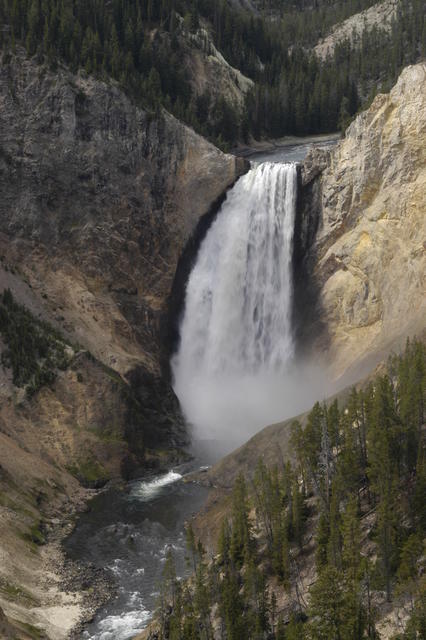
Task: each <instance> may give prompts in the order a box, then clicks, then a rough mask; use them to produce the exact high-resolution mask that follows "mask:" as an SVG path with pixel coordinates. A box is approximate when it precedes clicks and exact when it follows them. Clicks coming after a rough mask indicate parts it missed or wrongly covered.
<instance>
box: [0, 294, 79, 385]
mask: <svg viewBox="0 0 426 640" xmlns="http://www.w3.org/2000/svg"><path fill="white" fill-rule="evenodd" d="M0 335H1V337H2V340H3V342H4V344H5V345H6V348H5V349H4V350H3V351H2V354H1V363H2V365H3V367H4V368H6V369H12V380H13V384H14V385H16V386H17V387H25V388H26V393H27V396H28V397H32V396H33V395H34V394H35V393H37V391H38V390H39V389H40V388H41V387H43V386H44V385H50V384H52V383H53V382H54V381H55V378H56V370H57V369H62V370H64V369H66V368H67V366H68V364H69V359H68V356H67V354H66V350H65V349H66V344H65V342H64V340H63V338H62V336H61V335H60V334H59V332H58V331H56V330H55V329H54V328H53V327H51V326H50V325H48V324H47V323H46V322H43V321H41V320H38V319H37V318H35V317H34V316H33V315H32V313H31V312H30V311H28V309H26V308H25V307H23V306H22V305H20V304H18V303H17V302H15V300H14V298H13V295H12V293H11V291H10V289H6V290H5V291H4V292H3V294H0Z"/></svg>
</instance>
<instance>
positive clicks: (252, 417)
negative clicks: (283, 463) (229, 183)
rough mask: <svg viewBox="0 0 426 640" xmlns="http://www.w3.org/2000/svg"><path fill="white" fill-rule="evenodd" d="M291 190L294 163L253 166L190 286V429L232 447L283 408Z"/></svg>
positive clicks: (178, 383)
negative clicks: (225, 441)
mask: <svg viewBox="0 0 426 640" xmlns="http://www.w3.org/2000/svg"><path fill="white" fill-rule="evenodd" d="M296 197H297V167H296V164H294V163H292V164H275V163H271V162H265V163H263V164H259V165H255V166H253V167H252V169H251V170H250V171H249V173H247V174H246V175H245V176H243V177H242V178H240V180H239V181H238V182H237V184H236V185H235V187H234V188H233V189H232V190H231V191H230V193H229V194H228V197H227V199H226V201H225V203H224V205H223V206H222V209H221V210H220V212H219V214H218V216H217V218H216V220H215V221H214V223H213V224H212V226H211V228H210V229H209V231H208V233H207V235H206V237H205V239H204V241H203V242H202V244H201V246H200V249H199V253H198V257H197V262H196V264H195V266H194V268H193V270H192V272H191V275H190V277H189V281H188V284H187V290H186V300H185V311H184V316H183V320H182V323H181V332H180V333H181V341H180V345H179V349H178V352H177V354H176V356H175V357H174V358H173V360H172V369H173V373H174V386H175V391H176V393H177V395H178V397H179V399H180V402H181V405H182V408H183V411H184V413H185V415H186V418H187V419H188V421H189V422H190V423H191V424H192V425H193V426H194V428H195V430H196V433H195V436H196V437H197V436H198V437H201V438H208V439H214V440H224V439H226V440H227V441H228V443H229V444H228V448H229V447H231V446H235V444H238V443H239V442H240V441H242V439H244V438H245V437H247V436H248V435H250V434H251V433H253V431H255V430H256V429H258V428H260V427H261V426H264V425H265V424H268V422H271V421H277V420H279V419H282V418H283V417H285V414H286V413H287V411H286V409H287V408H288V406H287V405H288V401H287V397H286V393H285V391H286V389H285V388H284V386H286V388H287V389H288V385H284V379H285V378H286V372H287V370H288V367H289V363H290V362H291V359H292V357H293V355H294V343H293V332H292V326H291V316H292V298H293V287H292V282H293V274H292V257H293V232H294V222H295V211H296ZM292 408H293V407H292Z"/></svg>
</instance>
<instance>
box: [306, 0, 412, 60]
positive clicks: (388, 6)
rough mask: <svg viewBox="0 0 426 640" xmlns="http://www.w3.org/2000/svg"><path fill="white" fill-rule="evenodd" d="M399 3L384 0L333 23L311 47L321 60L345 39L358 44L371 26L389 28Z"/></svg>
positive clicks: (329, 54)
mask: <svg viewBox="0 0 426 640" xmlns="http://www.w3.org/2000/svg"><path fill="white" fill-rule="evenodd" d="M399 5H400V2H399V0H385V1H384V2H379V3H377V4H375V5H373V6H372V7H370V8H369V9H365V11H361V12H360V13H357V14H355V15H353V16H350V17H349V18H347V19H346V20H344V21H343V22H342V23H340V24H337V25H335V26H334V27H333V28H332V30H331V32H330V33H329V34H328V35H327V36H326V37H325V38H322V39H321V40H320V41H319V42H318V44H317V45H316V46H315V47H314V48H313V51H314V53H315V55H316V56H317V57H318V58H320V59H321V60H325V59H326V58H328V57H329V56H332V55H333V53H334V49H335V48H336V46H337V45H339V44H341V43H343V42H344V41H345V40H347V41H349V42H350V44H351V46H353V47H356V46H359V44H360V42H361V39H362V34H363V32H364V31H365V30H371V29H373V28H377V29H382V30H387V31H388V30H390V28H391V24H392V20H394V19H395V18H396V16H397V12H398V7H399Z"/></svg>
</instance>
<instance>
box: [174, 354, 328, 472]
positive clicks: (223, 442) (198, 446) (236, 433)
mask: <svg viewBox="0 0 426 640" xmlns="http://www.w3.org/2000/svg"><path fill="white" fill-rule="evenodd" d="M174 389H175V392H176V395H177V396H178V398H179V401H180V403H181V407H182V411H183V413H184V416H185V419H186V420H187V423H188V425H189V427H190V432H191V437H192V441H193V448H194V450H195V452H196V453H197V452H198V451H199V452H201V453H202V454H203V455H204V456H206V455H207V456H208V458H209V460H208V461H209V462H211V461H214V460H215V459H217V458H219V457H221V456H223V455H226V454H227V453H229V452H230V451H232V450H234V449H236V448H237V447H239V446H240V445H242V444H243V443H244V442H246V441H247V440H248V439H250V438H251V437H252V436H253V435H254V434H255V433H257V432H258V431H259V430H261V429H262V428H263V427H265V426H267V425H269V424H273V423H276V422H281V421H283V420H286V419H287V418H291V417H294V416H297V415H298V414H300V413H303V412H304V411H307V410H309V409H310V408H311V407H312V405H313V404H314V403H315V401H317V400H319V401H322V400H324V399H325V398H326V397H328V396H329V395H330V394H331V393H333V391H334V389H333V384H332V383H331V382H330V381H327V380H326V377H325V375H324V371H323V370H322V369H321V368H319V367H316V366H314V365H312V364H307V363H295V362H294V363H293V364H291V365H290V366H289V367H288V369H287V371H285V372H281V373H280V374H275V375H273V374H261V373H259V374H254V375H238V376H235V375H229V374H225V373H222V374H221V375H220V376H215V375H203V374H202V373H199V374H198V375H196V376H192V375H191V373H190V372H187V375H182V371H180V375H179V378H178V379H175V381H174Z"/></svg>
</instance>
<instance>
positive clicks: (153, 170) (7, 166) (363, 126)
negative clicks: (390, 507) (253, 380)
mask: <svg viewBox="0 0 426 640" xmlns="http://www.w3.org/2000/svg"><path fill="white" fill-rule="evenodd" d="M212 64H216V63H213V62H212ZM230 73H231V74H232V70H231V71H230ZM425 96H426V65H425V64H424V63H423V64H418V65H414V66H411V67H408V68H406V69H405V70H404V71H403V72H402V74H401V76H400V78H399V80H398V82H397V84H396V85H395V87H394V88H393V89H392V90H391V91H390V93H389V94H386V95H378V96H377V97H376V98H375V100H374V101H373V103H372V105H371V106H370V107H369V108H368V109H367V110H366V111H364V112H362V113H361V114H359V115H358V116H357V117H356V119H355V120H354V122H353V123H352V124H351V125H350V127H349V129H348V130H347V131H346V134H345V137H344V138H343V140H341V141H340V142H339V143H338V144H337V145H336V147H335V148H334V149H332V150H331V151H330V150H320V149H315V150H313V151H312V152H311V153H310V154H309V155H308V157H307V158H306V160H305V161H304V163H303V164H302V165H301V167H300V169H299V176H298V181H299V185H298V203H297V213H296V224H295V255H294V263H295V310H294V314H295V319H294V322H295V324H296V326H297V327H298V331H297V343H298V345H299V347H298V348H299V352H300V357H303V358H307V357H308V355H309V358H311V359H313V360H314V362H315V366H317V367H319V368H320V369H321V370H322V371H323V372H324V375H325V376H329V377H330V378H331V379H333V380H334V381H335V383H336V385H339V386H341V387H342V386H344V385H345V384H346V383H349V382H355V381H357V380H358V379H360V378H361V377H362V376H363V375H366V374H367V373H369V372H370V371H371V370H372V369H373V368H374V366H376V365H377V363H379V362H380V361H381V360H382V359H383V358H384V357H385V356H386V355H387V354H388V353H389V352H390V351H391V350H392V349H398V348H399V347H400V346H401V345H402V344H403V342H404V341H405V338H406V337H407V336H408V335H414V334H417V335H419V336H421V335H422V334H423V333H424V329H425V327H424V317H425V311H426V309H425V299H426V298H425V281H424V274H425V272H426V269H425V244H424V238H425V231H426V229H425V215H424V212H425V210H426V201H425V197H426V196H425V186H426V168H425V167H426V162H425V161H426V148H425V139H426V104H425ZM0 124H1V126H0V185H1V192H2V198H1V200H0V255H1V266H0V282H1V287H2V289H6V288H10V290H11V291H12V293H13V295H14V297H15V299H16V300H17V301H18V302H19V303H20V304H22V305H24V306H25V307H27V308H28V309H29V310H30V311H31V313H32V314H33V315H34V316H35V317H37V318H41V319H43V320H44V321H46V322H48V323H49V324H51V325H52V326H53V327H55V328H56V329H58V330H59V331H61V333H62V335H63V336H64V339H65V340H66V342H67V344H68V345H69V348H70V350H71V353H72V358H71V364H70V366H68V367H67V369H66V370H64V371H59V372H58V374H57V378H56V381H55V382H54V384H53V385H52V386H51V387H43V388H42V389H41V390H40V391H39V392H38V393H37V394H36V396H34V397H33V398H32V399H28V398H27V397H26V396H25V394H24V393H23V391H22V390H19V389H16V387H14V385H13V384H11V380H10V375H9V374H8V373H7V371H5V370H2V372H1V380H0V382H1V387H0V394H1V400H2V403H1V410H0V439H1V447H0V539H1V548H0V557H1V560H2V562H1V569H0V572H1V573H0V607H1V609H2V610H4V612H5V614H6V616H7V618H8V620H6V618H5V617H4V616H3V614H0V629H1V628H2V627H1V625H3V629H5V631H2V633H4V634H11V637H13V635H12V634H15V636H16V635H17V637H20V638H31V637H35V636H34V630H31V628H32V627H34V626H36V627H37V628H41V629H43V630H44V631H43V633H44V632H45V633H46V637H50V638H55V639H60V638H65V637H66V636H67V634H68V633H69V631H70V629H71V628H72V627H73V626H75V624H76V623H77V622H78V621H79V620H80V619H81V616H82V615H83V614H84V609H85V604H84V603H85V598H87V595H88V590H89V589H90V585H81V584H80V585H79V589H77V590H76V591H75V592H74V594H72V593H71V594H70V593H66V592H65V591H66V589H65V587H64V584H63V580H62V578H61V576H60V572H61V570H62V569H63V567H64V562H65V561H64V558H63V555H62V551H61V548H60V545H59V540H60V538H61V536H63V535H65V534H66V533H67V532H68V531H69V529H70V525H69V520H70V518H71V517H72V516H73V514H74V513H75V511H76V509H81V508H83V507H84V504H85V503H86V501H87V499H88V498H89V497H90V496H92V495H93V494H94V492H95V490H96V489H97V488H99V487H100V486H101V485H103V484H104V483H105V482H107V481H108V480H116V481H118V480H119V479H124V480H128V479H131V478H135V477H137V476H139V475H141V474H146V473H153V472H157V471H159V470H164V469H167V468H169V466H170V465H172V464H176V463H177V462H179V461H182V460H183V459H185V454H184V453H183V450H184V448H185V446H186V445H187V444H188V435H187V432H186V429H185V425H184V420H183V418H182V415H181V412H180V408H179V404H178V401H177V398H176V396H175V394H174V392H173V390H172V388H171V384H170V383H171V380H170V371H169V368H168V360H169V357H170V355H171V351H172V350H173V348H174V347H175V346H176V340H177V336H176V327H177V326H178V321H179V314H180V312H181V310H182V297H183V292H184V288H185V285H186V278H187V277H188V274H189V271H190V269H191V268H192V266H193V262H194V259H195V256H196V253H197V249H198V247H199V244H200V241H201V239H202V238H203V237H204V235H205V232H206V230H207V227H208V225H209V224H210V223H211V221H212V220H213V219H214V217H215V214H216V212H217V210H218V208H219V206H220V204H221V202H222V201H223V199H224V198H225V195H226V191H227V190H228V189H229V188H230V187H231V186H232V185H234V183H235V182H236V181H237V180H238V178H239V177H240V176H241V175H242V174H244V173H245V172H246V171H247V170H248V162H247V161H245V160H243V159H241V158H237V157H235V156H233V155H231V154H224V153H223V152H221V151H219V150H218V149H216V148H215V147H214V146H213V145H212V144H210V143H209V142H207V141H206V140H205V139H203V138H202V137H200V136H198V135H197V134H195V133H194V131H193V130H192V129H190V128H189V127H187V126H185V125H183V124H182V123H180V122H179V121H177V120H176V119H175V118H174V117H173V116H171V115H169V114H168V113H167V112H166V111H161V113H157V114H155V113H148V112H147V111H145V110H144V109H142V108H140V107H137V106H136V105H135V104H134V102H132V100H131V99H130V98H129V97H127V96H126V95H125V94H124V93H123V92H122V91H121V89H120V88H119V87H118V86H117V85H116V84H115V83H114V82H109V83H105V82H102V81H100V80H96V79H94V78H92V77H91V76H88V75H87V74H85V73H84V72H80V73H79V74H72V73H71V72H70V71H69V70H67V69H66V68H65V67H61V66H59V68H58V69H57V70H56V71H55V72H53V71H50V70H48V69H47V68H46V67H45V66H39V65H37V62H36V61H35V60H34V59H32V60H29V59H28V58H26V57H25V55H24V53H23V52H20V51H18V53H17V55H14V56H12V57H10V58H9V59H6V56H4V57H3V62H2V64H1V66H0ZM287 443H288V423H285V424H279V425H274V426H272V427H268V429H267V431H265V432H261V433H260V434H259V435H258V436H255V439H254V440H253V441H251V442H250V443H248V444H247V445H244V446H243V447H242V449H240V450H239V451H238V452H237V453H235V454H231V456H229V457H228V458H225V460H224V461H222V462H221V463H220V465H219V466H218V467H213V469H212V470H211V471H209V472H208V474H206V482H208V483H210V484H212V485H215V486H217V485H219V484H220V482H221V481H222V483H223V484H224V485H225V488H226V487H227V486H230V484H231V482H232V480H233V479H234V478H235V477H236V475H237V474H238V472H239V471H240V470H241V469H243V470H246V471H248V472H250V469H252V468H253V460H254V456H256V457H257V456H258V455H259V452H262V454H263V455H264V457H265V458H266V459H268V460H269V461H270V462H271V463H272V462H274V460H276V457H277V455H281V452H282V451H285V450H286V449H287ZM215 508H217V503H216V507H215ZM64 516H66V518H64ZM203 517H205V516H203ZM207 521H208V523H211V520H209V519H208V518H207ZM62 525H63V526H62ZM208 526H210V524H208ZM58 531H59V533H58ZM49 536H50V537H49ZM55 536H57V541H55ZM49 539H50V540H51V541H50V542H49ZM45 541H48V544H47V545H43V544H40V543H43V542H45ZM61 567H62V569H61ZM66 570H67V569H64V571H66ZM40 585H41V586H40ZM71 591H72V590H71ZM0 611H1V610H0ZM91 613H93V611H91ZM86 616H87V612H86ZM6 637H7V635H6ZM39 637H43V636H39Z"/></svg>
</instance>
